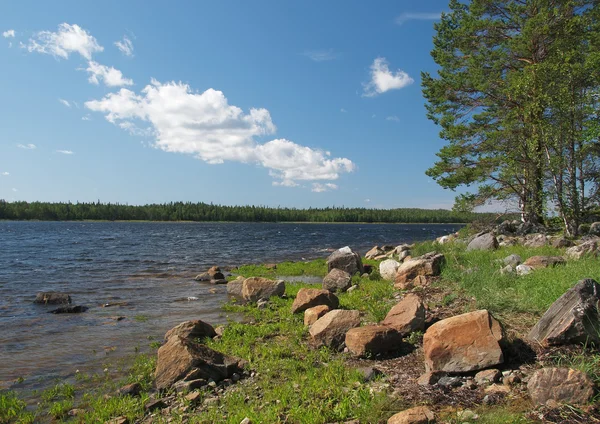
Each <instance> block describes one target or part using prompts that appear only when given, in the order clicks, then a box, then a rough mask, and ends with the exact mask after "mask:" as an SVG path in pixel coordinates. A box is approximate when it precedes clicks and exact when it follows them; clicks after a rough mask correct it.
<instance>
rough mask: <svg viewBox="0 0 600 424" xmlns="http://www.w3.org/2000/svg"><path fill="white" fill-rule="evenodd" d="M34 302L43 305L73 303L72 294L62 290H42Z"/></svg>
mask: <svg viewBox="0 0 600 424" xmlns="http://www.w3.org/2000/svg"><path fill="white" fill-rule="evenodd" d="M33 303H39V304H42V305H60V304H65V303H71V296H69V295H68V294H67V293H60V292H40V293H38V294H37V295H36V296H35V300H34V301H33Z"/></svg>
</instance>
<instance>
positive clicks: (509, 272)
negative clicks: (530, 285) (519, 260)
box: [500, 265, 516, 275]
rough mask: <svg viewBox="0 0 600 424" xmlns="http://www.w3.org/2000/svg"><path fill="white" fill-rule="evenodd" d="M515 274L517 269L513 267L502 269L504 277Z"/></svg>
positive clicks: (508, 266)
mask: <svg viewBox="0 0 600 424" xmlns="http://www.w3.org/2000/svg"><path fill="white" fill-rule="evenodd" d="M515 272H516V269H515V268H514V267H513V266H512V265H506V266H505V267H503V268H501V269H500V274H502V275H507V274H514V273H515Z"/></svg>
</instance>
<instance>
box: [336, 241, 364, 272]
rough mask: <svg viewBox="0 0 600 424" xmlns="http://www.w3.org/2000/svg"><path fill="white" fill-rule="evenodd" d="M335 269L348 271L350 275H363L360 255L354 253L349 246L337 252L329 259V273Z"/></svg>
mask: <svg viewBox="0 0 600 424" xmlns="http://www.w3.org/2000/svg"><path fill="white" fill-rule="evenodd" d="M334 268H337V269H341V270H342V271H346V272H347V273H349V274H350V275H354V274H356V273H357V272H358V273H360V274H362V271H363V267H362V261H361V260H360V255H359V254H358V253H357V252H353V251H352V249H350V248H349V247H348V246H346V247H342V248H341V249H338V250H336V251H335V252H333V253H332V254H331V255H330V256H329V258H327V271H331V270H332V269H334Z"/></svg>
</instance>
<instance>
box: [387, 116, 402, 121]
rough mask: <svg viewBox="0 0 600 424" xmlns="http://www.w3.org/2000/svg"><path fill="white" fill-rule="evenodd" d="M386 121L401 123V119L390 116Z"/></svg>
mask: <svg viewBox="0 0 600 424" xmlns="http://www.w3.org/2000/svg"><path fill="white" fill-rule="evenodd" d="M385 120H386V121H394V122H400V118H398V117H397V116H396V115H392V116H388V117H387V118H385Z"/></svg>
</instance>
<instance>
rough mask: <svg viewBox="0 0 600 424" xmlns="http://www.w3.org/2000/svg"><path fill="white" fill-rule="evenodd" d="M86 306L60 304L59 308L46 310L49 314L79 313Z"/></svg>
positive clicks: (84, 309)
mask: <svg viewBox="0 0 600 424" xmlns="http://www.w3.org/2000/svg"><path fill="white" fill-rule="evenodd" d="M87 310H88V308H87V306H80V305H78V306H61V307H60V308H56V309H53V310H51V311H48V313H50V314H80V313H82V312H85V311H87Z"/></svg>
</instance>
